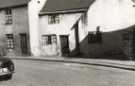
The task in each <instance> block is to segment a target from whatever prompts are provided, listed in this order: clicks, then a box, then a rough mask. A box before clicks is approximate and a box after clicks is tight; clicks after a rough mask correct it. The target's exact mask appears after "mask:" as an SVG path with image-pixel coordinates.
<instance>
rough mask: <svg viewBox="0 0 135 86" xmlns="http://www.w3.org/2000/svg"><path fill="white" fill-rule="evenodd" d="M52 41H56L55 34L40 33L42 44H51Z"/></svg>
mask: <svg viewBox="0 0 135 86" xmlns="http://www.w3.org/2000/svg"><path fill="white" fill-rule="evenodd" d="M53 43H57V36H56V35H54V34H52V35H42V46H45V45H52V44H53Z"/></svg>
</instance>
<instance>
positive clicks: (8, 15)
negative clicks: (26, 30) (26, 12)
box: [5, 8, 13, 24]
mask: <svg viewBox="0 0 135 86" xmlns="http://www.w3.org/2000/svg"><path fill="white" fill-rule="evenodd" d="M12 23H13V20H12V9H11V8H6V9H5V24H12Z"/></svg>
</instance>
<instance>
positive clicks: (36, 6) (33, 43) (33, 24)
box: [28, 0, 46, 56]
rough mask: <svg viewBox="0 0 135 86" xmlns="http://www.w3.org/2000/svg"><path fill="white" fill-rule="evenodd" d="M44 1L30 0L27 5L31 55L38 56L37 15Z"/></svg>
mask: <svg viewBox="0 0 135 86" xmlns="http://www.w3.org/2000/svg"><path fill="white" fill-rule="evenodd" d="M45 2H46V0H31V1H30V2H29V4H28V14H29V30H30V47H31V54H32V55H34V56H39V55H40V47H39V45H40V44H39V13H40V10H41V9H42V7H43V6H44V4H45Z"/></svg>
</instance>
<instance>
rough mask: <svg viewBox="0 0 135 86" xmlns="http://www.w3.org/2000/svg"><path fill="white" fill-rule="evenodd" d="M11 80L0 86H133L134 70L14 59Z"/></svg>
mask: <svg viewBox="0 0 135 86" xmlns="http://www.w3.org/2000/svg"><path fill="white" fill-rule="evenodd" d="M14 63H15V66H16V70H15V73H14V75H13V78H12V80H4V81H0V86H135V71H128V70H122V69H117V68H109V67H102V66H91V65H81V64H74V63H72V64H71V63H60V62H45V61H31V60H14Z"/></svg>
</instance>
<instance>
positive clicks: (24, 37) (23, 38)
mask: <svg viewBox="0 0 135 86" xmlns="http://www.w3.org/2000/svg"><path fill="white" fill-rule="evenodd" d="M20 46H21V53H22V55H28V45H27V34H26V33H21V34H20Z"/></svg>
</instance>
